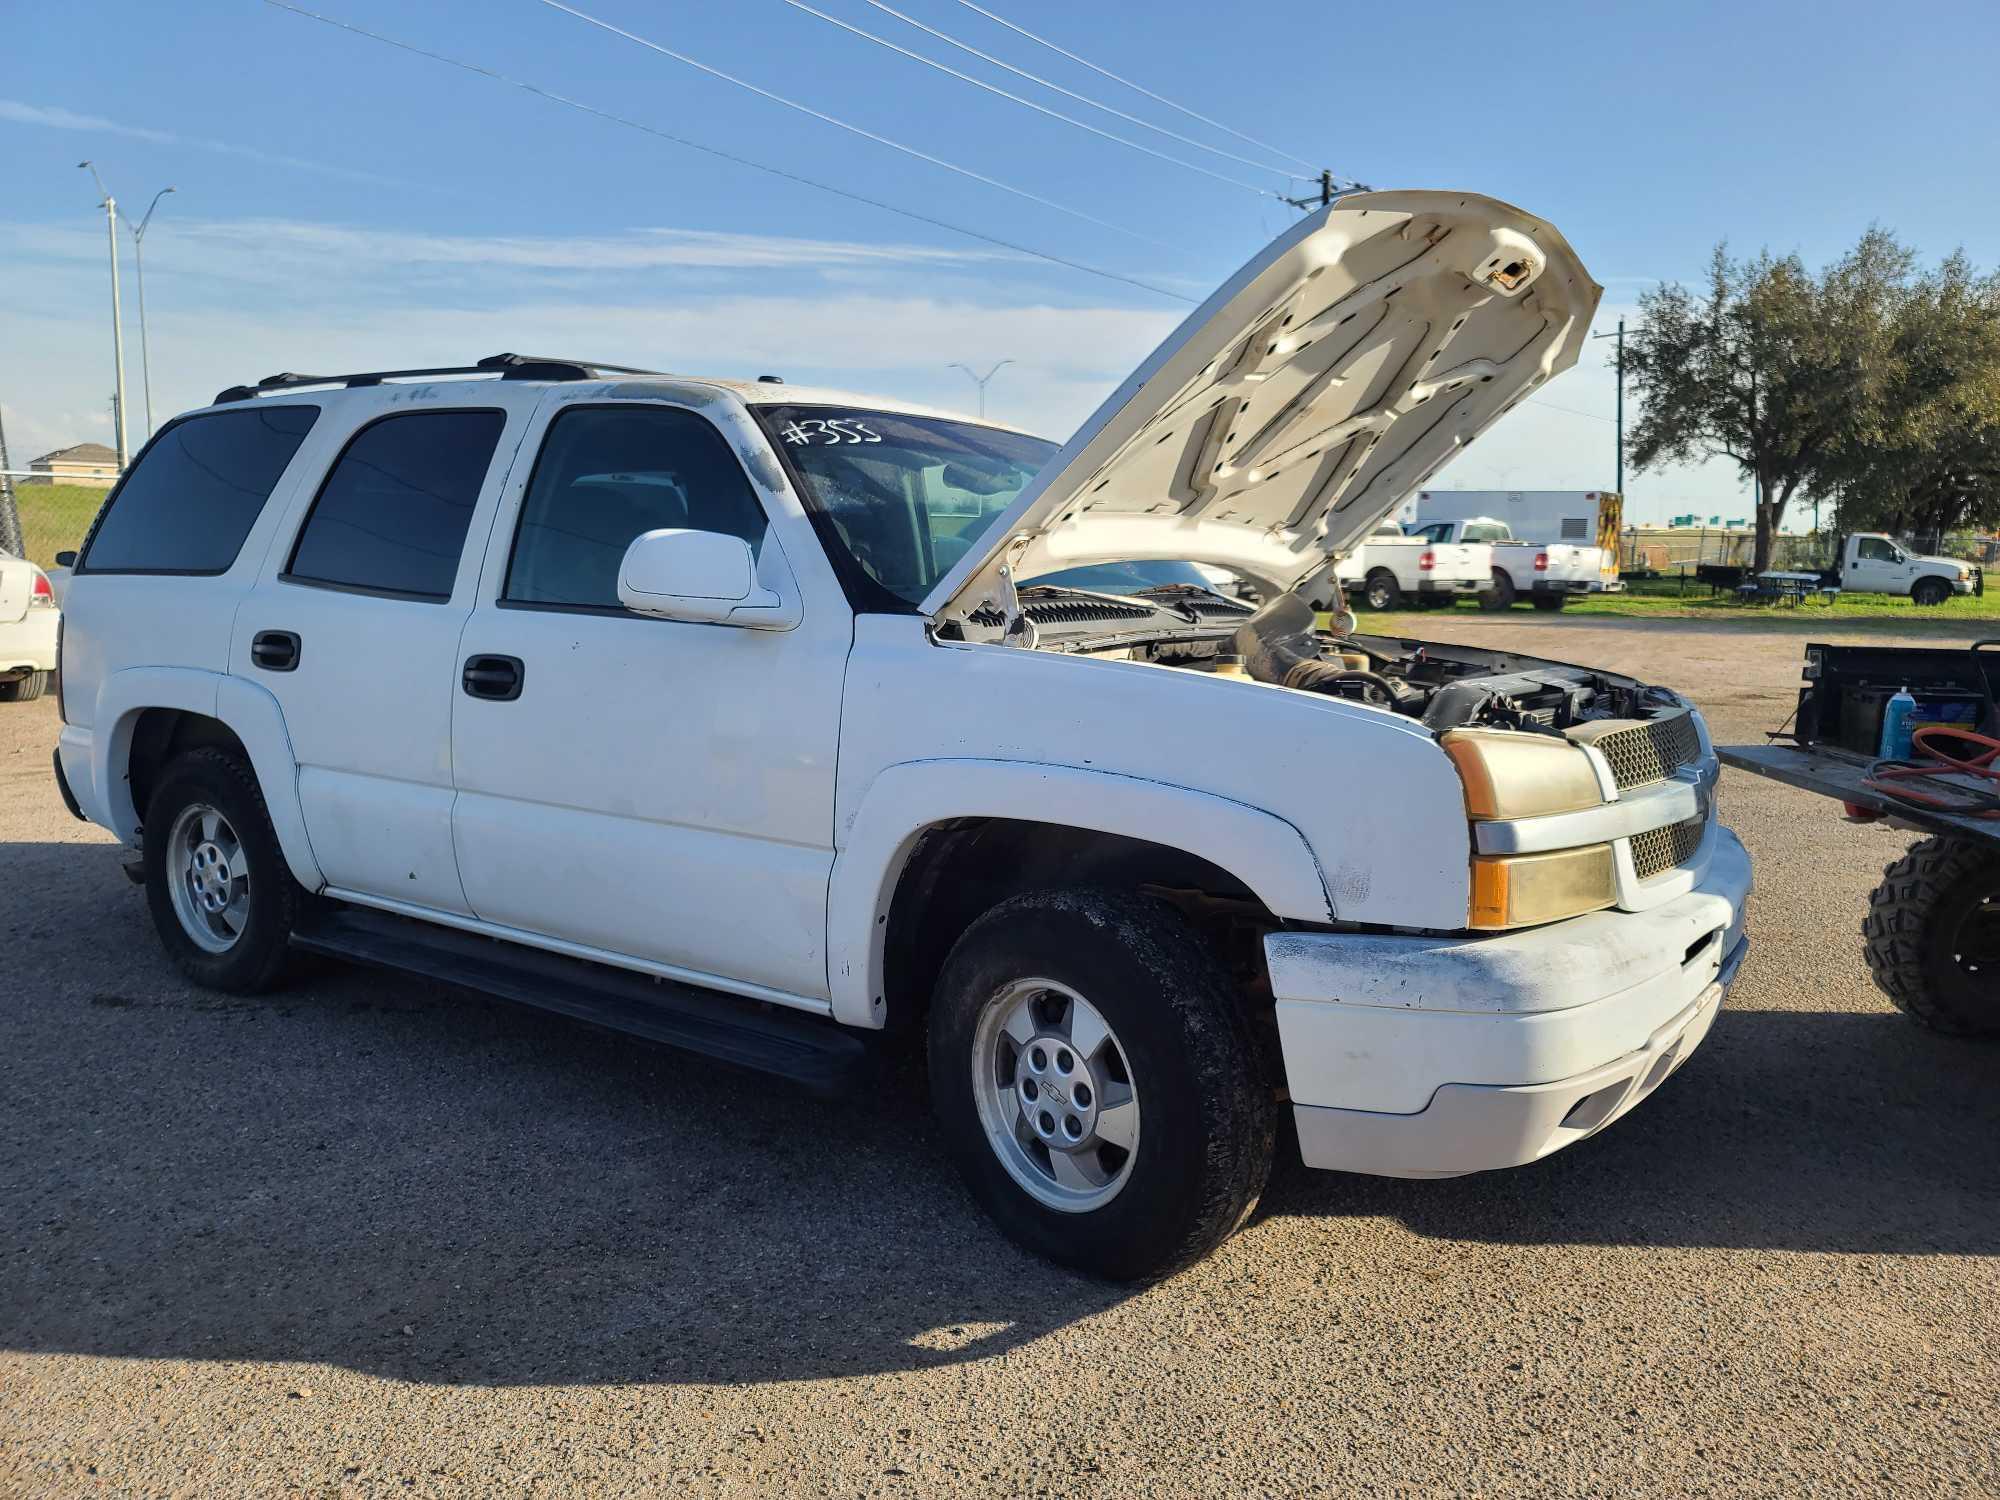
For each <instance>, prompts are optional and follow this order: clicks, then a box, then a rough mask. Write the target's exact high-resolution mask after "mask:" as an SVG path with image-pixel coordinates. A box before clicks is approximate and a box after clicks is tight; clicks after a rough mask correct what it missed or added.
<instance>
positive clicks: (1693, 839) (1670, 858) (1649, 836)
mask: <svg viewBox="0 0 2000 1500" xmlns="http://www.w3.org/2000/svg"><path fill="white" fill-rule="evenodd" d="M1707 827H1708V819H1707V818H1706V817H1705V816H1703V815H1702V814H1699V813H1697V814H1696V815H1695V816H1694V817H1692V818H1685V819H1683V820H1682V821H1680V822H1678V823H1669V824H1668V825H1667V826H1666V827H1665V828H1654V829H1651V830H1649V831H1648V832H1645V833H1635V834H1633V835H1632V866H1633V868H1634V869H1635V870H1636V871H1637V872H1638V875H1639V878H1640V879H1641V880H1651V879H1652V878H1653V877H1654V876H1655V875H1658V874H1660V873H1661V872H1662V871H1665V870H1671V869H1672V868H1673V867H1674V866H1675V865H1682V864H1686V863H1687V862H1688V861H1689V860H1690V859H1692V858H1694V852H1695V850H1697V849H1699V848H1700V847H1701V836H1702V833H1703V832H1704V831H1705V830H1706V829H1707Z"/></svg>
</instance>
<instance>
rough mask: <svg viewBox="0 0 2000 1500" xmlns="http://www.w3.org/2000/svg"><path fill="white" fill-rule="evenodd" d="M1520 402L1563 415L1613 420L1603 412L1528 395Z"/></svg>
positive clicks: (1599, 420)
mask: <svg viewBox="0 0 2000 1500" xmlns="http://www.w3.org/2000/svg"><path fill="white" fill-rule="evenodd" d="M1521 404H1522V405H1524V406H1541V407H1546V408H1547V409H1548V410H1550V411H1559V412H1562V413H1563V414H1564V415H1566V416H1571V417H1588V418H1590V420H1591V421H1593V422H1609V421H1611V420H1613V419H1612V418H1610V417H1607V416H1605V415H1604V413H1603V412H1597V411H1578V410H1577V409H1576V408H1575V407H1573V406H1557V405H1556V404H1555V402H1553V401H1541V400H1537V399H1536V398H1535V397H1533V396H1530V397H1528V399H1527V400H1526V401H1524V402H1522V403H1521Z"/></svg>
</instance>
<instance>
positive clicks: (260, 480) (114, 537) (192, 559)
mask: <svg viewBox="0 0 2000 1500" xmlns="http://www.w3.org/2000/svg"><path fill="white" fill-rule="evenodd" d="M318 417H319V408H318V407H317V406H255V407H245V408H244V409H243V410H241V411H218V412H210V413H208V414H207V415H205V416H199V417H187V418H185V419H183V420H182V421H179V422H175V423H174V424H173V425H171V426H170V427H167V428H165V429H163V430H162V431H161V433H160V435H159V436H158V437H156V438H155V439H153V441H152V442H151V443H150V444H148V445H147V448H146V451H145V452H144V453H142V454H140V455H139V461H138V462H137V463H135V464H134V465H133V466H132V469H131V472H130V473H128V474H127V475H126V476H125V479H124V481H123V483H121V484H120V485H119V486H118V492H117V493H116V494H115V495H113V496H112V497H111V502H110V504H109V505H108V506H107V507H106V509H105V511H104V514H103V515H102V516H101V517H99V518H98V521H97V525H96V526H95V528H94V529H93V530H92V532H91V537H90V542H89V544H88V545H87V546H86V547H85V548H84V553H83V560H82V571H84V572H90V573H226V572H228V571H229V569H230V567H231V565H232V564H234V563H235V561H236V554H237V553H238V552H241V551H242V550H243V539H244V538H245V537H247V536H248V535H249V534H250V528H251V527H252V526H254V525H256V524H257V517H258V516H259V515H260V514H261V513H262V512H263V509H264V502H265V501H267V500H269V499H270V498H271V491H272V490H273V489H275V488H276V487H277V483H278V480H279V477H280V476H282V475H283V474H284V472H285V466H286V465H287V464H289V463H290V462H291V461H292V455H293V454H295V453H297V452H298V451H299V444H300V443H302V442H304V441H305V436H306V434H307V433H308V432H310V431H312V425H313V423H314V421H316V420H317V419H318Z"/></svg>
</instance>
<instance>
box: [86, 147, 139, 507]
mask: <svg viewBox="0 0 2000 1500" xmlns="http://www.w3.org/2000/svg"><path fill="white" fill-rule="evenodd" d="M77 165H78V166H79V167H82V168H85V169H87V170H88V171H89V173H90V176H91V180H92V181H94V182H95V183H96V184H97V190H98V191H99V192H100V193H103V194H104V204H103V207H104V230H105V234H106V236H107V237H108V239H109V241H110V244H111V367H112V369H113V370H114V371H115V372H116V375H117V386H118V391H117V395H116V396H114V397H113V398H112V399H113V401H114V402H115V403H116V411H117V417H116V421H115V424H114V426H113V431H114V432H115V433H116V434H117V437H118V470H119V472H120V473H121V474H122V473H123V472H124V471H125V460H126V456H127V449H126V445H125V319H124V315H123V314H122V313H121V311H120V310H119V305H118V200H117V199H116V198H114V197H112V196H111V192H110V190H109V189H108V188H106V187H105V186H104V179H103V178H102V177H99V176H98V175H97V168H96V167H94V166H92V165H91V164H90V163H89V162H88V161H80V162H78V163H77Z"/></svg>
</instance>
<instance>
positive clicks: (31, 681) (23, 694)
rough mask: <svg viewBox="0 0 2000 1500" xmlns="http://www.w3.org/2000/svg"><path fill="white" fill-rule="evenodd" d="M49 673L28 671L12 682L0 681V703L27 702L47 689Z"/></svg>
mask: <svg viewBox="0 0 2000 1500" xmlns="http://www.w3.org/2000/svg"><path fill="white" fill-rule="evenodd" d="M48 686H49V674H48V673H46V672H30V673H29V674H28V675H27V676H25V677H16V678H15V679H14V680H13V681H12V682H0V703H28V702H32V701H33V700H34V699H36V698H39V697H41V696H42V694H43V693H45V692H47V691H48Z"/></svg>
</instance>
